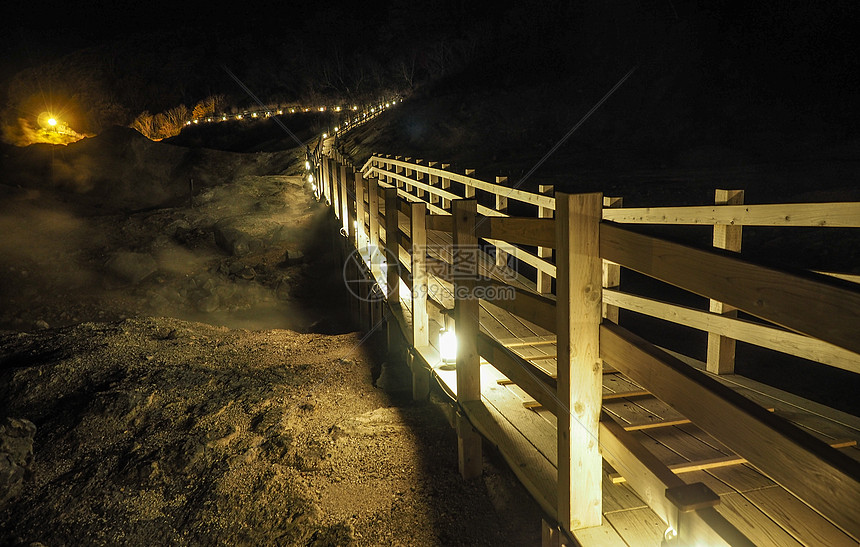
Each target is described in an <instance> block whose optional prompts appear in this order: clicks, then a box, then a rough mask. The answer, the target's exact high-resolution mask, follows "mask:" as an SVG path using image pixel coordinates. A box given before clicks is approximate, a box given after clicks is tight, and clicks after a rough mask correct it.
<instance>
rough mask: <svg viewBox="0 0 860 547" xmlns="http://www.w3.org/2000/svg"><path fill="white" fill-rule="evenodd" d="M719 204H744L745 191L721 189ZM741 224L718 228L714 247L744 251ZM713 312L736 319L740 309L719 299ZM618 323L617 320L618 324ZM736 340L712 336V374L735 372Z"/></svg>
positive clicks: (709, 358)
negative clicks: (742, 248) (742, 249)
mask: <svg viewBox="0 0 860 547" xmlns="http://www.w3.org/2000/svg"><path fill="white" fill-rule="evenodd" d="M714 200H715V201H716V204H717V205H740V204H742V203H743V202H744V191H743V190H717V191H716V195H715V197H714ZM742 230H743V226H741V225H739V224H738V225H727V224H715V225H714V247H716V248H717V249H725V250H727V251H733V252H736V253H737V252H740V250H741V241H742V239H743V232H742ZM710 310H711V312H712V313H718V314H720V315H722V316H723V317H732V318H735V317H737V316H738V310H737V308H734V307H732V306H729V305H728V304H724V303H722V302H720V301H719V300H713V299H711V300H710ZM616 323H617V321H616ZM735 345H736V344H735V340H734V338H729V337H727V336H722V335H720V334H716V333H713V332H709V333H708V354H707V355H708V356H707V367H708V372H712V373H714V374H732V373H733V372H734V371H735Z"/></svg>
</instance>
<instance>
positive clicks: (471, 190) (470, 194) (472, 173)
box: [463, 169, 475, 199]
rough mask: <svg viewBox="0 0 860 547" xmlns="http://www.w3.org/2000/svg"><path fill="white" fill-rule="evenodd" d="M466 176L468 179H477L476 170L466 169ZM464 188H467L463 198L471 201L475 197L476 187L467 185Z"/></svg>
mask: <svg viewBox="0 0 860 547" xmlns="http://www.w3.org/2000/svg"><path fill="white" fill-rule="evenodd" d="M465 175H466V176H467V177H472V178H475V170H474V169H466V171H465ZM464 186H465V188H464V191H463V197H465V198H466V199H471V198H473V197H475V187H474V186H470V185H468V184H465V185H464Z"/></svg>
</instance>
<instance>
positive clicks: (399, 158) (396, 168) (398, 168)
mask: <svg viewBox="0 0 860 547" xmlns="http://www.w3.org/2000/svg"><path fill="white" fill-rule="evenodd" d="M394 159H395V160H397V161H403V156H394ZM394 174H395V175H402V174H403V167H401V166H400V165H395V166H394ZM394 184H395V185H396V186H397V187H398V188H403V187H404V184H403V181H402V180H399V179H395V180H394ZM406 191H407V192H408V191H409V190H408V189H407V190H406Z"/></svg>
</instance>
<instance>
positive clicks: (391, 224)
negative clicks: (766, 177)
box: [383, 188, 400, 358]
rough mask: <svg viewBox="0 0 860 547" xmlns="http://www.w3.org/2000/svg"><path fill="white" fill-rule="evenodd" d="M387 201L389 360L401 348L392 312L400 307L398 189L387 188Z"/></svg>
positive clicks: (386, 275) (386, 258) (386, 244)
mask: <svg viewBox="0 0 860 547" xmlns="http://www.w3.org/2000/svg"><path fill="white" fill-rule="evenodd" d="M383 197H384V200H385V260H386V261H387V264H386V274H385V285H386V291H385V295H386V296H385V298H386V302H387V305H388V309H389V313H388V314H387V315H388V321H387V338H388V352H389V358H395V357H396V355H397V353H398V350H399V346H400V333H399V331H400V327H399V326H398V324H397V319H395V318H394V317H392V315H391V312H392V310H395V309H397V308H399V307H400V276H399V271H400V226H399V213H398V211H397V188H386V189H385V194H384V196H383Z"/></svg>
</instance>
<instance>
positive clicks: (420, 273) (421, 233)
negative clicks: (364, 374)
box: [409, 203, 430, 401]
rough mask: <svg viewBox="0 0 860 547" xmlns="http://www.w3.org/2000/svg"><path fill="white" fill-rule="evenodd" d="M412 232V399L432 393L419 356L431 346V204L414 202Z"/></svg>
mask: <svg viewBox="0 0 860 547" xmlns="http://www.w3.org/2000/svg"><path fill="white" fill-rule="evenodd" d="M411 207H412V219H411V224H410V233H411V236H412V347H413V348H414V349H415V351H414V352H412V353H410V359H409V360H410V362H409V368H410V369H412V398H413V399H415V400H416V401H421V400H424V399H426V398H427V396H428V395H429V394H430V370H429V369H427V368H424V366H423V362H422V361H421V359H420V358H418V357H417V356H416V353H417V352H418V351H419V348H422V347H426V346H429V345H430V318H429V317H428V315H427V294H428V277H427V205H426V204H424V203H413V204H412V205H411Z"/></svg>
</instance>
